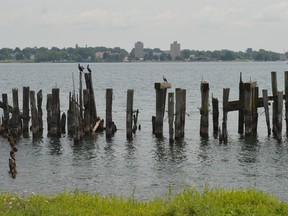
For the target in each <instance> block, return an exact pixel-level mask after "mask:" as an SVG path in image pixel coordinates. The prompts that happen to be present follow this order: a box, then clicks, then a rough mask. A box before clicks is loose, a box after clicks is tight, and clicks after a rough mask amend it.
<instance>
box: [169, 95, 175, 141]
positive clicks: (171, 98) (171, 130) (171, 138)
mask: <svg viewBox="0 0 288 216" xmlns="http://www.w3.org/2000/svg"><path fill="white" fill-rule="evenodd" d="M168 122H169V142H170V143H173V142H174V128H173V125H174V93H173V92H170V93H168Z"/></svg>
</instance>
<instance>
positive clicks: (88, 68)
mask: <svg viewBox="0 0 288 216" xmlns="http://www.w3.org/2000/svg"><path fill="white" fill-rule="evenodd" d="M87 70H88V71H89V73H91V72H92V70H91V69H90V67H89V65H87Z"/></svg>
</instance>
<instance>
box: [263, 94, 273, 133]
mask: <svg viewBox="0 0 288 216" xmlns="http://www.w3.org/2000/svg"><path fill="white" fill-rule="evenodd" d="M262 93H263V106H264V112H265V118H266V125H267V132H268V136H270V135H271V127H270V119H269V107H268V91H267V89H263V90H262Z"/></svg>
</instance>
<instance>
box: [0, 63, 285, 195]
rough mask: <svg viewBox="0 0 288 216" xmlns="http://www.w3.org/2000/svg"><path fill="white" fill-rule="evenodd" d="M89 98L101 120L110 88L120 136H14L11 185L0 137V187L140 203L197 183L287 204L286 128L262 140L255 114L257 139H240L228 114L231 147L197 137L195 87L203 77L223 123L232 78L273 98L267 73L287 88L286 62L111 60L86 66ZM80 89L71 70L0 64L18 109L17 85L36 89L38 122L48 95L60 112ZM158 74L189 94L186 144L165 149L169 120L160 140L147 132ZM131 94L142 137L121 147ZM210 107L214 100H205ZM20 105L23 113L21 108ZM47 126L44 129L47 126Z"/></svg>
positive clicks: (2, 85)
mask: <svg viewBox="0 0 288 216" xmlns="http://www.w3.org/2000/svg"><path fill="white" fill-rule="evenodd" d="M90 67H91V68H92V70H93V85H94V90H95V94H96V103H97V112H98V115H100V116H101V117H102V118H105V91H106V88H113V92H114V97H113V120H114V121H115V123H116V125H117V128H118V129H119V130H118V131H117V133H116V134H115V136H114V137H113V138H112V139H111V140H106V137H105V134H97V135H95V136H91V137H87V138H84V140H83V141H82V142H81V143H79V144H74V142H73V139H71V138H70V137H69V136H68V135H62V137H61V138H60V139H57V138H49V137H47V136H46V134H47V131H46V130H45V131H44V134H43V137H42V138H38V139H33V138H32V137H31V136H30V138H21V139H20V140H19V142H18V143H17V148H18V152H17V153H16V160H17V171H18V174H17V178H16V179H15V180H14V179H11V177H10V176H9V174H8V169H9V168H8V155H9V151H10V146H9V144H8V142H7V140H6V139H4V138H0V148H1V151H0V164H1V166H0V190H1V191H5V192H7V191H8V192H18V193H23V191H28V192H34V193H45V194H53V193H56V192H62V191H63V190H68V191H73V190H75V189H78V190H79V191H88V192H91V193H93V192H99V193H100V194H102V195H106V194H109V193H113V194H117V195H121V196H124V197H129V196H131V195H133V196H134V197H135V198H137V199H142V200H146V199H149V198H153V197H157V196H163V195H164V194H165V193H167V192H168V190H169V188H170V189H171V188H172V191H174V192H177V191H179V190H181V189H183V188H184V187H196V188H199V189H200V190H201V188H203V186H204V185H207V184H208V185H209V186H211V187H214V186H216V187H218V186H219V187H221V188H226V189H234V188H251V187H256V188H258V189H260V190H263V191H265V192H268V193H270V194H274V195H276V196H277V197H278V198H280V199H282V200H287V192H288V177H287V176H288V175H287V174H288V171H287V170H288V157H287V156H288V147H287V145H286V135H285V134H284V131H285V129H286V128H285V125H283V143H278V142H277V141H275V139H274V138H272V137H268V136H267V132H266V126H265V116H264V114H261V113H262V112H263V109H259V114H260V115H259V128H258V135H257V136H256V137H251V138H245V137H243V136H240V135H239V134H238V133H237V121H238V119H237V112H230V113H229V114H228V144H227V145H224V144H222V145H221V144H219V141H218V140H215V139H214V138H213V136H212V125H211V124H212V114H211V113H210V115H211V118H210V119H209V121H210V128H209V131H210V137H209V139H208V140H202V139H201V138H200V136H199V125H200V113H199V106H200V82H201V80H207V81H208V82H209V84H210V95H211V94H213V96H214V97H217V98H218V99H219V104H220V118H219V119H220V120H221V119H222V113H221V106H222V105H221V103H222V89H223V88H230V97H229V99H230V100H236V99H238V83H239V74H240V72H242V74H243V81H249V80H250V79H251V80H257V83H258V86H259V89H260V95H261V91H262V89H268V92H269V95H271V80H270V77H271V71H276V72H278V74H277V75H278V88H279V89H280V90H283V89H284V87H283V86H284V81H283V80H284V71H285V70H287V64H285V62H274V63H271V62H267V63H263V62H261V63H253V62H246V63H222V62H219V63H111V64H90ZM73 73H74V79H75V88H76V89H75V90H76V92H77V91H78V86H79V85H78V71H77V64H76V63H75V64H0V77H1V79H0V93H8V100H9V101H10V102H11V101H12V91H11V89H12V88H14V87H16V88H18V89H19V100H20V101H19V104H20V106H21V107H22V97H21V96H22V88H23V86H30V89H31V90H35V91H36V92H37V91H39V90H40V89H42V90H43V96H44V99H43V111H44V115H43V119H44V121H45V119H46V111H45V106H46V94H48V93H50V92H51V90H52V88H53V87H58V88H60V101H61V111H63V112H66V111H67V109H68V95H69V92H70V91H73V81H72V80H73V79H72V74H73ZM163 75H165V76H166V78H167V79H168V81H170V82H171V83H172V87H173V88H172V89H169V91H168V92H173V91H175V88H179V87H180V88H185V89H186V90H187V105H186V111H187V116H186V126H185V138H184V139H183V140H182V141H180V142H177V143H175V144H174V145H169V142H168V122H167V118H165V122H164V138H163V139H156V138H155V137H154V136H153V135H152V132H151V131H152V126H151V116H152V115H155V90H154V82H161V81H162V76H163ZM127 89H134V91H135V92H134V109H139V111H140V113H139V120H138V121H139V123H140V124H141V126H142V130H141V131H137V133H136V135H135V136H134V138H133V140H132V141H130V142H129V141H127V140H126V131H125V125H126V122H125V120H126V111H125V109H126V95H127ZM210 101H211V99H210ZM21 107H20V108H21ZM45 126H46V123H45Z"/></svg>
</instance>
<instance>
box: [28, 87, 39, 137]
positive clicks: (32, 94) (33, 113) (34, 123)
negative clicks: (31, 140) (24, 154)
mask: <svg viewBox="0 0 288 216" xmlns="http://www.w3.org/2000/svg"><path fill="white" fill-rule="evenodd" d="M30 106H31V131H32V136H33V137H37V136H38V133H39V125H38V112H37V108H36V99H35V91H30Z"/></svg>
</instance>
